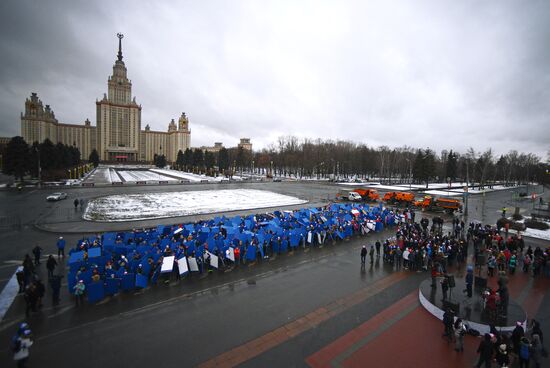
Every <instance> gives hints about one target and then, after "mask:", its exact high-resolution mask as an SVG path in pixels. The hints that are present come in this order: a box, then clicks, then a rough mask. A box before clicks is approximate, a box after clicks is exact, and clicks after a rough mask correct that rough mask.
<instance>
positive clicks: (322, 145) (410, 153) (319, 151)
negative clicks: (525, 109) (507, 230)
mask: <svg viewBox="0 0 550 368" xmlns="http://www.w3.org/2000/svg"><path fill="white" fill-rule="evenodd" d="M252 161H254V166H255V171H257V170H260V171H263V172H270V170H271V168H273V174H274V175H281V176H288V175H291V176H295V177H304V176H305V177H317V176H318V177H322V178H327V177H339V178H342V179H352V178H355V177H358V178H361V179H374V180H379V181H381V182H383V183H385V184H393V183H408V182H409V181H411V182H413V183H425V182H428V181H439V182H446V181H464V182H465V181H469V182H476V183H480V184H481V185H486V184H488V183H492V182H495V181H501V182H505V183H513V182H527V181H539V182H548V179H549V175H548V174H547V170H548V168H549V165H548V163H543V162H541V158H540V157H538V156H536V155H534V154H532V153H519V152H517V151H510V152H508V153H507V154H505V155H498V156H497V155H495V154H494V153H493V151H492V149H487V150H486V151H484V152H477V151H475V150H474V149H473V148H470V149H469V150H468V151H467V152H465V153H459V152H455V151H453V150H448V151H447V150H443V151H441V152H439V153H436V152H434V151H433V150H431V149H429V148H425V149H423V148H422V149H420V148H412V147H408V146H404V147H399V148H389V147H387V146H381V147H376V148H375V147H369V146H367V145H365V144H357V143H354V142H350V141H332V140H322V139H317V140H310V139H304V140H299V139H298V138H297V137H293V136H288V137H280V138H279V139H278V141H277V143H276V144H274V145H271V146H269V147H268V148H266V149H263V150H261V151H258V152H255V153H254V155H252V156H251V157H245V162H243V165H244V166H245V167H247V168H249V167H251V164H252Z"/></svg>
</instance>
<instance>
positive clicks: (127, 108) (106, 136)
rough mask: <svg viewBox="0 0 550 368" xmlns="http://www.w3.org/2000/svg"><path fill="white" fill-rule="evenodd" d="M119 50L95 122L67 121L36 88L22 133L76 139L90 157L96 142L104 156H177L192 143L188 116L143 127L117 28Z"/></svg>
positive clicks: (23, 119)
mask: <svg viewBox="0 0 550 368" xmlns="http://www.w3.org/2000/svg"><path fill="white" fill-rule="evenodd" d="M117 36H118V40H119V42H118V55H117V60H116V61H115V64H114V66H113V74H112V75H111V76H109V79H108V81H107V94H104V95H103V98H102V99H101V100H99V101H96V126H92V125H91V123H90V121H89V120H88V119H86V121H85V122H84V125H73V124H62V123H59V122H58V121H57V119H56V118H55V114H54V112H53V110H52V109H51V108H50V106H49V105H45V106H44V105H43V104H42V101H40V99H39V98H38V95H37V94H36V93H32V94H31V97H30V98H28V99H27V100H26V101H25V113H24V114H23V113H21V135H22V136H23V138H24V139H25V141H26V142H27V143H29V144H32V143H33V142H35V141H37V142H40V143H41V142H43V141H44V140H45V139H46V138H48V139H50V140H51V141H52V142H53V143H54V144H56V143H59V142H60V143H63V144H67V145H74V146H76V147H77V148H78V149H79V150H80V154H81V158H82V159H85V160H86V159H87V158H88V156H89V155H90V153H91V152H92V150H93V149H94V148H95V149H96V150H97V152H98V153H99V157H100V160H102V161H121V162H125V161H128V162H135V161H152V160H153V158H154V155H155V154H157V155H165V156H166V159H167V160H168V161H169V162H174V161H176V158H177V154H178V151H179V150H181V151H185V150H186V149H187V148H188V147H190V145H191V131H190V130H189V120H188V118H187V116H186V115H185V113H182V114H181V116H180V118H179V121H178V125H177V126H176V123H175V122H174V120H173V119H172V121H171V122H170V124H169V125H168V131H167V132H158V131H151V130H150V129H149V125H147V126H146V127H145V130H141V105H138V103H137V102H136V98H135V97H132V82H131V81H130V80H129V79H128V77H127V70H126V65H125V64H124V62H123V61H122V58H123V57H122V38H123V35H122V34H118V35H117Z"/></svg>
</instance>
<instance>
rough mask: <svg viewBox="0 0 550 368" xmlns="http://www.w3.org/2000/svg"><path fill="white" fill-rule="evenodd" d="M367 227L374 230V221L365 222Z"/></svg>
mask: <svg viewBox="0 0 550 368" xmlns="http://www.w3.org/2000/svg"><path fill="white" fill-rule="evenodd" d="M367 229H369V230H370V231H374V230H376V223H374V222H372V221H369V222H367Z"/></svg>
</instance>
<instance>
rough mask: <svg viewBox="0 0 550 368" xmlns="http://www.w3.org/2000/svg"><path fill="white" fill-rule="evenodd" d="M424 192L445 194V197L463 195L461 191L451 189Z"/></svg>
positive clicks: (426, 192) (438, 194)
mask: <svg viewBox="0 0 550 368" xmlns="http://www.w3.org/2000/svg"><path fill="white" fill-rule="evenodd" d="M423 193H425V194H429V195H437V196H444V197H453V196H461V195H462V194H461V193H457V192H450V191H446V190H426V191H425V192H423Z"/></svg>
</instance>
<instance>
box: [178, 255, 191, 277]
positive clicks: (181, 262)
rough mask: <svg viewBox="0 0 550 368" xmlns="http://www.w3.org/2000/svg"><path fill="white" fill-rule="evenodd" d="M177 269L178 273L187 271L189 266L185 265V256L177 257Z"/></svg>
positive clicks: (181, 273)
mask: <svg viewBox="0 0 550 368" xmlns="http://www.w3.org/2000/svg"><path fill="white" fill-rule="evenodd" d="M178 269H179V271H180V275H183V274H184V273H187V272H189V267H188V266H187V259H186V258H185V257H183V258H180V259H178Z"/></svg>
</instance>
